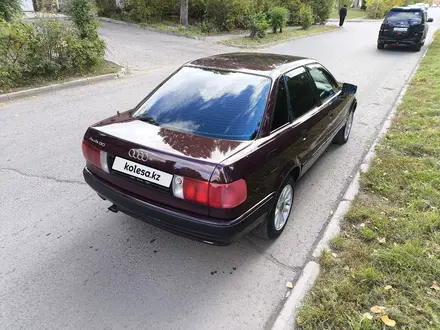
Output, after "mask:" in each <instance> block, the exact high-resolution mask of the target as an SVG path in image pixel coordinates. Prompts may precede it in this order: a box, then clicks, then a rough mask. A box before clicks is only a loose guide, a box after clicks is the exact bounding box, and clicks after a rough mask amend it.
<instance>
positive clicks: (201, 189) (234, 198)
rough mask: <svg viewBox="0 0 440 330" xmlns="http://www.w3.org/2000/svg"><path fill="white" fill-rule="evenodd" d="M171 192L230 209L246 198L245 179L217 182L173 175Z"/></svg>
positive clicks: (180, 196)
mask: <svg viewBox="0 0 440 330" xmlns="http://www.w3.org/2000/svg"><path fill="white" fill-rule="evenodd" d="M173 194H174V196H176V197H178V198H182V199H185V200H188V201H193V202H197V203H201V204H206V205H209V206H211V207H215V208H220V209H231V208H234V207H236V206H238V205H240V204H242V203H243V202H244V201H245V200H246V198H247V186H246V181H244V180H243V179H240V180H238V181H235V182H232V183H227V184H217V183H208V182H206V181H199V180H193V179H188V178H183V177H180V176H176V177H174V180H173Z"/></svg>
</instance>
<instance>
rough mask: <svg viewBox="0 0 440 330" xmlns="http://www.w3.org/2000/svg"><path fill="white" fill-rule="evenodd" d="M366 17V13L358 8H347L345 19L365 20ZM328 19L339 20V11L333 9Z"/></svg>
mask: <svg viewBox="0 0 440 330" xmlns="http://www.w3.org/2000/svg"><path fill="white" fill-rule="evenodd" d="M366 16H367V12H366V11H365V10H362V9H359V8H347V17H346V18H345V19H346V20H347V19H356V18H365V17H366ZM330 18H337V19H339V9H337V8H334V9H333V10H332V12H331V14H330Z"/></svg>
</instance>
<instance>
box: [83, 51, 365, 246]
mask: <svg viewBox="0 0 440 330" xmlns="http://www.w3.org/2000/svg"><path fill="white" fill-rule="evenodd" d="M356 90H357V87H356V86H354V85H350V84H341V83H338V81H337V80H336V79H335V78H334V77H333V75H332V74H331V73H330V72H329V71H328V70H327V69H326V68H325V67H324V66H322V65H321V64H319V63H318V62H316V61H314V60H311V59H305V58H300V57H293V56H285V55H276V54H257V53H233V54H223V55H216V56H211V57H207V58H202V59H199V60H196V61H193V62H190V63H188V64H186V65H184V66H183V67H181V68H180V69H179V70H177V71H176V72H175V73H174V74H172V75H171V76H170V77H169V78H167V79H166V80H165V81H164V82H163V83H161V84H160V85H159V86H158V87H157V88H156V89H155V90H154V91H153V92H152V93H150V95H148V96H147V97H146V98H145V99H144V100H143V101H142V102H141V103H140V104H139V105H138V106H137V107H136V108H134V109H133V110H129V111H126V112H124V113H120V114H117V115H115V116H112V117H110V118H108V119H105V120H103V121H101V122H99V123H97V124H95V125H92V126H91V127H90V128H89V129H88V130H87V131H86V133H85V135H84V140H83V142H82V148H83V154H84V156H85V158H86V161H87V162H86V167H85V168H84V171H83V173H84V178H85V180H86V182H87V183H88V184H89V185H90V186H91V187H92V188H93V189H94V190H95V191H96V192H97V193H98V194H99V196H101V197H102V198H103V199H105V200H108V201H110V202H111V203H112V206H111V207H110V208H109V209H110V210H111V211H114V212H117V211H122V212H124V213H126V214H129V215H132V216H134V217H137V218H139V219H142V220H145V221H147V222H149V223H151V224H153V225H156V226H158V227H161V228H164V229H166V230H169V231H171V232H174V233H177V234H180V235H184V236H187V237H190V238H193V239H196V240H200V241H203V242H205V243H209V244H219V245H224V244H229V243H231V242H232V241H234V240H236V239H237V238H239V237H240V236H241V235H243V234H245V233H247V232H249V231H251V230H253V229H255V228H256V229H257V232H258V233H259V234H260V235H261V236H262V237H264V238H267V239H274V238H276V237H278V236H279V235H280V234H281V233H282V231H283V230H284V228H285V226H286V223H287V220H288V219H289V216H290V213H291V211H292V205H293V198H294V189H295V188H294V187H295V182H296V181H297V180H298V179H299V178H300V177H301V176H302V175H303V174H304V173H305V172H306V171H307V170H308V169H309V168H310V167H311V166H312V164H313V163H314V162H315V161H316V160H317V159H318V157H319V156H320V155H321V154H322V153H323V151H324V150H325V149H326V147H327V146H328V145H329V144H330V143H331V142H332V141H333V142H335V143H337V144H344V143H345V142H346V141H347V140H348V138H349V136H350V132H351V128H352V124H353V116H354V112H355V110H356V106H357V101H356V98H355V93H356Z"/></svg>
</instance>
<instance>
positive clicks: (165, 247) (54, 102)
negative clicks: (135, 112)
mask: <svg viewBox="0 0 440 330" xmlns="http://www.w3.org/2000/svg"><path fill="white" fill-rule="evenodd" d="M439 12H440V11H436V12H435V15H434V14H433V15H432V16H434V18H436V19H437V20H438V19H440V15H439ZM437 26H438V25H435V24H434V25H432V27H431V33H430V38H431V34H432V32H433V30H434V28H435V27H437ZM378 27H379V24H378V23H352V24H346V26H345V27H344V28H343V29H340V30H338V31H337V32H331V33H329V34H326V35H321V36H316V37H313V38H307V39H301V40H297V41H294V42H289V43H286V44H282V45H278V46H276V47H273V48H271V49H268V50H265V51H269V52H279V53H286V54H297V55H305V56H311V57H314V58H317V59H319V60H321V61H322V62H323V63H324V64H325V65H326V66H327V67H328V68H329V69H330V70H331V71H332V72H334V73H335V74H336V75H337V78H338V79H340V80H346V81H348V82H352V83H355V84H358V86H359V107H358V110H357V113H356V116H355V122H354V126H353V132H352V136H351V139H350V141H349V142H348V143H347V144H346V145H345V146H343V147H333V146H332V147H331V148H329V150H328V152H326V153H325V154H324V155H323V157H322V158H321V159H320V160H319V161H318V162H317V163H316V164H315V166H313V168H312V169H311V170H310V171H309V172H308V174H307V175H306V176H305V177H304V178H303V179H302V180H301V181H300V182H299V184H298V186H297V190H296V200H295V205H294V212H293V216H292V218H291V219H290V222H289V223H288V226H287V228H286V230H285V232H284V233H283V235H282V236H281V237H280V238H279V239H278V240H277V241H275V242H271V243H268V242H265V241H262V240H260V239H258V238H256V237H254V236H248V237H245V238H243V239H242V240H241V241H240V242H237V243H236V244H234V245H232V246H229V247H213V246H209V245H204V244H201V243H196V242H193V241H190V240H187V239H184V238H181V237H177V236H174V235H172V234H169V233H166V232H164V231H161V230H159V229H156V228H154V227H152V226H149V225H147V224H145V223H143V222H141V221H138V220H135V219H132V218H130V217H128V216H126V215H123V214H120V213H118V214H114V213H111V212H108V211H107V210H106V208H107V207H108V206H109V204H108V203H106V202H103V201H101V200H100V199H99V198H98V197H97V196H96V195H95V194H94V193H93V192H92V190H91V189H90V188H89V187H88V186H87V185H85V184H84V182H83V179H82V175H81V170H82V167H83V166H84V160H83V158H82V155H81V139H82V135H83V133H84V131H85V129H86V128H87V126H88V125H89V124H91V123H93V122H95V121H98V120H100V119H102V118H104V117H106V116H109V115H112V114H114V113H116V111H117V110H120V111H121V110H125V109H128V108H130V107H132V106H134V105H135V104H136V103H137V102H138V101H139V100H140V99H141V98H142V97H143V96H144V95H145V94H146V93H147V92H148V91H149V90H151V89H152V88H153V87H154V86H155V85H156V84H157V83H158V82H159V80H160V79H162V78H164V77H165V76H166V75H167V73H169V71H170V70H171V69H173V68H175V67H176V66H177V65H179V64H180V63H181V62H182V61H183V60H186V59H187V58H188V59H189V58H191V57H197V56H203V55H206V54H207V53H210V52H219V51H224V49H223V48H221V47H220V46H216V47H215V48H212V47H211V46H208V45H204V46H200V47H199V49H201V51H200V52H198V53H197V54H196V53H194V52H192V53H189V54H188V53H184V52H185V49H191V47H192V45H194V43H195V42H196V43H198V44H199V45H200V43H201V41H192V40H189V39H179V42H181V43H182V44H183V45H184V46H182V49H180V48H179V47H177V46H176V45H174V46H173V47H171V48H172V49H173V52H174V53H175V54H176V55H175V56H174V59H173V58H172V57H169V56H168V57H166V58H165V59H164V60H163V62H160V63H159V64H157V65H162V66H163V68H162V69H161V68H158V69H157V70H156V71H151V72H148V73H145V74H137V75H132V76H129V77H127V78H124V79H120V80H115V81H110V82H105V83H100V84H97V85H90V86H85V87H80V88H75V89H69V90H66V91H63V92H56V93H53V94H47V95H42V96H39V97H34V98H29V99H26V100H21V101H15V102H11V103H6V104H3V105H1V106H0V125H1V128H0V182H1V198H0V329H19V328H24V329H42V328H47V329H59V328H70V329H122V328H127V329H139V328H144V329H264V328H267V327H269V326H270V324H271V322H272V321H273V318H274V317H275V315H276V312H277V310H278V308H279V307H280V306H281V303H282V300H283V299H284V297H285V294H286V292H287V288H286V286H285V284H286V281H289V280H295V278H296V277H297V276H298V275H299V273H300V271H301V269H302V267H303V265H304V264H305V263H306V261H308V260H309V259H310V257H311V252H312V250H313V247H314V245H315V244H316V242H317V239H319V236H320V234H321V233H322V231H323V228H324V226H325V224H326V222H327V221H328V219H329V216H330V213H331V210H332V209H334V208H335V206H336V205H337V202H338V200H339V199H340V198H341V193H342V192H343V191H344V189H345V187H346V186H347V184H348V183H349V181H350V175H351V174H352V173H353V172H354V171H355V170H356V167H357V165H358V164H359V162H360V160H361V158H362V156H363V154H364V153H365V152H366V149H367V148H368V146H369V144H370V143H371V142H372V141H373V139H374V137H375V135H376V132H377V130H378V129H379V128H380V126H381V123H382V122H383V120H384V119H385V117H386V115H387V113H388V112H389V111H390V109H391V107H392V106H393V104H394V102H395V100H396V98H397V96H398V94H399V92H400V90H401V88H402V87H403V86H404V84H405V82H406V80H407V78H408V77H409V76H410V74H411V72H412V71H413V69H414V68H415V66H416V64H417V62H418V61H419V59H420V57H421V56H422V54H423V52H420V53H414V52H411V51H394V50H388V51H378V50H376V34H377V30H378ZM103 29H105V27H104V28H103ZM112 29H113V30H114V29H116V30H117V28H114V27H112ZM124 29H127V28H126V27H124ZM124 31H125V32H124ZM124 31H122V32H121V31H119V32H118V34H119V36H120V37H122V38H123V36H124V33H126V34H127V38H128V34H130V31H131V30H129V29H128V30H124ZM107 32H108V33H110V32H109V31H107ZM103 33H104V34H105V33H106V31H105V30H104V31H103ZM111 33H113V35H115V34H116V33H115V32H114V31H113V32H111ZM139 33H140V32H139ZM143 33H146V32H143ZM108 35H109V34H108ZM140 38H141V39H142V40H143V39H144V38H145V39H148V38H147V37H145V36H141V37H140ZM173 38H174V37H173ZM170 40H171V39H170ZM172 40H174V39H172ZM132 41H133V40H132ZM133 43H135V41H133ZM130 47H140V46H139V45H134V46H133V45H130ZM152 47H153V46H152ZM160 47H162V48H160ZM167 47H168V45H167V44H166V43H165V44H157V45H154V47H153V48H154V49H155V50H156V51H157V52H159V53H164V54H165V53H166V52H167ZM137 49H140V48H137ZM179 49H180V50H179ZM179 52H181V53H179ZM141 53H142V52H141V51H139V53H136V54H137V55H136V56H134V57H133V59H136V57H140V56H141V55H140V54H141ZM119 54H123V52H120V53H119ZM127 54H128V53H127ZM127 56H129V55H127ZM132 63H133V65H135V61H134V60H133V62H132ZM145 63H146V62H145ZM152 67H153V66H151V68H152ZM143 68H144V67H143Z"/></svg>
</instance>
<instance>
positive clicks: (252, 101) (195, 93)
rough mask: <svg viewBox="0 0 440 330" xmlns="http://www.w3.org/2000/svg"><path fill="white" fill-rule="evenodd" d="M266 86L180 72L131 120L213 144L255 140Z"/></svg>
mask: <svg viewBox="0 0 440 330" xmlns="http://www.w3.org/2000/svg"><path fill="white" fill-rule="evenodd" d="M270 85H271V81H270V79H269V78H266V77H260V76H255V75H250V74H245V73H237V72H226V71H213V70H207V69H200V68H191V67H183V68H182V69H180V70H179V71H178V72H177V73H176V74H174V75H173V76H172V77H171V78H170V79H169V80H168V81H167V82H166V83H165V84H163V85H162V86H161V87H160V88H159V89H158V90H157V91H156V92H155V93H153V95H151V96H150V97H149V98H148V99H147V100H146V101H145V103H143V104H142V105H141V106H140V108H139V109H138V110H137V111H136V112H135V114H134V117H136V118H139V119H140V120H144V121H146V122H149V123H151V124H153V125H157V126H160V127H165V128H169V129H174V130H179V131H184V132H188V133H193V134H197V135H202V136H208V137H212V138H220V139H227V140H253V139H255V137H256V135H257V132H258V129H259V127H260V123H261V120H262V117H263V113H264V109H265V107H266V100H267V97H268V94H269V90H270Z"/></svg>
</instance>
